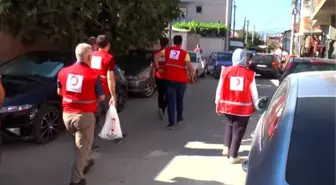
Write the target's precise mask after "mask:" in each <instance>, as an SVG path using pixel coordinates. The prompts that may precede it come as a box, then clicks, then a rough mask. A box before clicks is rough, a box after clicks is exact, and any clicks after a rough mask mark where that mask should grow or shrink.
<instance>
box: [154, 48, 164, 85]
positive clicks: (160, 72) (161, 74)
mask: <svg viewBox="0 0 336 185" xmlns="http://www.w3.org/2000/svg"><path fill="white" fill-rule="evenodd" d="M162 50H164V49H159V50H156V51H154V56H155V55H156V54H158V53H160V52H161V51H162ZM165 65H166V60H165V58H164V57H161V56H160V59H159V69H158V70H156V71H155V77H156V78H158V79H164V78H165V71H164V70H165Z"/></svg>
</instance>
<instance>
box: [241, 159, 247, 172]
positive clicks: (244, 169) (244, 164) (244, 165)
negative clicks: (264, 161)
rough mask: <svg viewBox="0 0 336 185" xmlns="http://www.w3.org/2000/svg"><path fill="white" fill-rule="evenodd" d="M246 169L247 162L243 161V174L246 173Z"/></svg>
mask: <svg viewBox="0 0 336 185" xmlns="http://www.w3.org/2000/svg"><path fill="white" fill-rule="evenodd" d="M247 168H248V160H245V161H244V162H243V163H242V169H243V171H244V172H247Z"/></svg>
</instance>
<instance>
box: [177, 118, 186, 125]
mask: <svg viewBox="0 0 336 185" xmlns="http://www.w3.org/2000/svg"><path fill="white" fill-rule="evenodd" d="M183 122H184V119H181V120H178V121H177V122H176V123H177V124H181V123H183Z"/></svg>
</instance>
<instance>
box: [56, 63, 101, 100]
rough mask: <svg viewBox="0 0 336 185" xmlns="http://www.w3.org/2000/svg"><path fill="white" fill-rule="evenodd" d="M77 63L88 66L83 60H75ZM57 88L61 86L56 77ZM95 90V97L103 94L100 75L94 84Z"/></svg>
mask: <svg viewBox="0 0 336 185" xmlns="http://www.w3.org/2000/svg"><path fill="white" fill-rule="evenodd" d="M77 63H78V64H81V65H84V66H87V67H90V66H89V65H87V64H86V63H84V62H77ZM57 88H62V84H61V83H60V81H59V80H58V79H57ZM95 92H96V97H97V98H99V97H100V96H102V95H104V90H103V85H102V82H101V80H100V77H99V76H98V77H97V79H96V84H95Z"/></svg>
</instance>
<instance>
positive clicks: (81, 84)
mask: <svg viewBox="0 0 336 185" xmlns="http://www.w3.org/2000/svg"><path fill="white" fill-rule="evenodd" d="M75 53H76V58H77V62H76V63H75V64H73V65H72V66H69V67H66V68H63V69H62V70H61V71H60V72H59V73H58V88H57V93H58V94H59V95H60V96H62V98H63V99H62V107H63V120H64V124H65V127H66V129H67V130H68V131H69V132H71V133H72V134H73V136H74V139H75V144H76V162H75V165H74V167H73V170H72V177H71V183H70V185H85V184H86V181H85V179H84V178H83V173H87V172H88V171H89V169H90V168H91V167H92V166H93V164H94V161H93V159H89V154H90V150H91V146H92V142H93V134H94V127H95V117H94V113H95V112H96V111H97V100H99V101H102V100H104V98H105V95H104V93H103V89H102V84H101V81H100V78H99V76H98V75H97V74H96V72H95V71H93V70H92V69H91V68H90V66H89V65H90V62H91V57H92V49H91V46H90V45H89V44H85V43H82V44H79V45H78V46H77V47H76V51H75Z"/></svg>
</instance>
